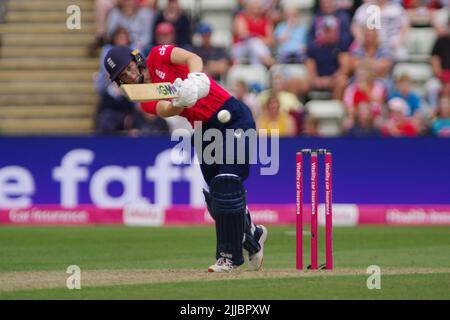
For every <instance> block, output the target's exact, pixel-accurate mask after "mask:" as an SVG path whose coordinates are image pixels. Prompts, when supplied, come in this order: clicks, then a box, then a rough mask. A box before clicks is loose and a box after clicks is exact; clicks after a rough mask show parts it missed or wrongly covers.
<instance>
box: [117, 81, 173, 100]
mask: <svg viewBox="0 0 450 320" xmlns="http://www.w3.org/2000/svg"><path fill="white" fill-rule="evenodd" d="M120 88H121V89H122V92H123V94H124V95H125V97H127V99H128V100H130V101H133V102H145V101H154V100H163V99H173V98H177V97H178V91H177V89H176V88H175V86H174V85H173V84H172V83H170V82H160V83H140V84H122V85H121V86H120Z"/></svg>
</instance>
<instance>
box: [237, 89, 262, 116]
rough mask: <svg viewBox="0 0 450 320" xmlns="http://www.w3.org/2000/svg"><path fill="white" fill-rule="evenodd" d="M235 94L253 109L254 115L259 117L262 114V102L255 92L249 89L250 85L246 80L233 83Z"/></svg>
mask: <svg viewBox="0 0 450 320" xmlns="http://www.w3.org/2000/svg"><path fill="white" fill-rule="evenodd" d="M232 92H233V95H234V96H235V97H236V98H237V99H238V100H241V101H242V102H244V103H245V104H246V105H247V106H248V107H249V108H250V110H251V111H252V113H253V117H254V118H255V119H257V118H258V117H259V115H260V114H261V103H260V101H259V100H258V98H257V95H256V93H255V92H252V91H250V90H249V86H248V85H247V83H246V82H245V81H244V80H238V81H236V83H234V85H233V89H232Z"/></svg>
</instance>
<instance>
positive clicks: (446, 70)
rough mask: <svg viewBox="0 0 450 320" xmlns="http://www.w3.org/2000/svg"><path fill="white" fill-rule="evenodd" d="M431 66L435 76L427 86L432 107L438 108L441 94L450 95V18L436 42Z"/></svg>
mask: <svg viewBox="0 0 450 320" xmlns="http://www.w3.org/2000/svg"><path fill="white" fill-rule="evenodd" d="M431 67H432V69H433V75H434V77H435V78H433V79H430V80H429V81H428V82H427V84H426V88H427V95H428V99H429V101H428V102H429V104H430V107H431V108H432V109H433V110H436V107H437V100H438V97H439V95H440V94H442V95H444V96H448V95H450V20H449V21H448V28H447V32H446V33H445V34H443V35H441V36H440V37H439V38H438V39H437V40H436V42H435V43H434V46H433V50H432V52H431Z"/></svg>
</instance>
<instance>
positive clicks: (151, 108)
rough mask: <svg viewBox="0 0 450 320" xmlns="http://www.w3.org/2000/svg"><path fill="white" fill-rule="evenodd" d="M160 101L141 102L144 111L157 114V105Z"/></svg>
mask: <svg viewBox="0 0 450 320" xmlns="http://www.w3.org/2000/svg"><path fill="white" fill-rule="evenodd" d="M157 104H158V101H148V102H141V109H142V111H144V112H146V113H150V114H156V105H157Z"/></svg>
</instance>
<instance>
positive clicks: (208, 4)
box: [201, 0, 237, 11]
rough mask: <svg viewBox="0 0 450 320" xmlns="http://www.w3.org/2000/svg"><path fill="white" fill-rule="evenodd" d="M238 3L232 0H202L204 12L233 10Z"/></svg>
mask: <svg viewBox="0 0 450 320" xmlns="http://www.w3.org/2000/svg"><path fill="white" fill-rule="evenodd" d="M236 7H237V1H230V0H201V9H202V11H217V10H229V11H231V10H233V9H234V8H236Z"/></svg>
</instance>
